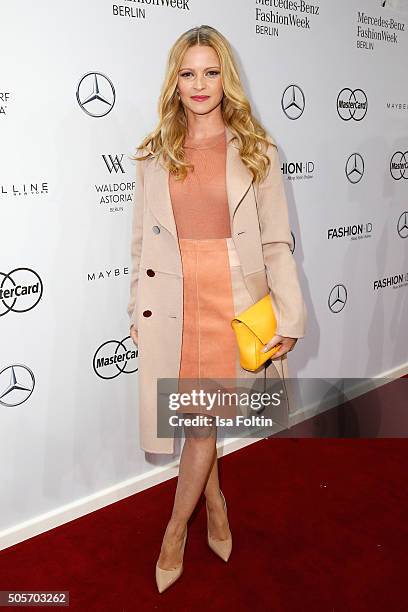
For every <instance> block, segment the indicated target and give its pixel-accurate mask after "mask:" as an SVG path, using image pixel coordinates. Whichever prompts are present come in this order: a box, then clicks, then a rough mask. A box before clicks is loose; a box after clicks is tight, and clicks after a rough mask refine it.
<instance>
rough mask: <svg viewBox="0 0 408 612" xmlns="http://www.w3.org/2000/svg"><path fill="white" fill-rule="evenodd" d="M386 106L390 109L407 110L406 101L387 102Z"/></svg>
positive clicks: (407, 103) (407, 104)
mask: <svg viewBox="0 0 408 612" xmlns="http://www.w3.org/2000/svg"><path fill="white" fill-rule="evenodd" d="M386 106H387V108H389V109H390V110H403V111H406V110H408V102H395V101H394V102H387V103H386Z"/></svg>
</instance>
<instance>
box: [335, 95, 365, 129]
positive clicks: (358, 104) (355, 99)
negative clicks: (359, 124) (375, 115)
mask: <svg viewBox="0 0 408 612" xmlns="http://www.w3.org/2000/svg"><path fill="white" fill-rule="evenodd" d="M367 108H368V101H367V96H366V94H365V93H364V91H363V90H362V89H349V88H348V87H345V88H344V89H342V90H341V91H340V93H339V95H338V96H337V113H338V115H339V117H340V119H343V121H350V119H354V121H361V120H362V119H363V118H364V117H365V116H366V113H367Z"/></svg>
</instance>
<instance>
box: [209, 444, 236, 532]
mask: <svg viewBox="0 0 408 612" xmlns="http://www.w3.org/2000/svg"><path fill="white" fill-rule="evenodd" d="M204 495H205V499H206V502H207V506H208V514H209V517H208V520H209V524H208V529H209V532H210V536H211V537H212V538H215V539H216V540H226V539H227V538H229V536H230V535H231V531H230V528H229V524H228V518H227V515H226V513H225V511H224V501H223V499H222V497H221V495H220V483H219V476H218V457H217V448H216V447H215V448H214V457H213V462H212V466H211V468H210V473H209V476H208V479H207V484H206V486H205V489H204Z"/></svg>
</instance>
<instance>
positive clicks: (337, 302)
mask: <svg viewBox="0 0 408 612" xmlns="http://www.w3.org/2000/svg"><path fill="white" fill-rule="evenodd" d="M346 302H347V289H346V287H345V286H344V285H343V284H342V283H339V284H338V285H334V287H333V289H332V290H331V291H330V294H329V298H328V301H327V303H328V306H329V309H330V310H331V312H333V313H335V314H337V313H338V312H340V311H341V310H343V308H344V307H345V305H346Z"/></svg>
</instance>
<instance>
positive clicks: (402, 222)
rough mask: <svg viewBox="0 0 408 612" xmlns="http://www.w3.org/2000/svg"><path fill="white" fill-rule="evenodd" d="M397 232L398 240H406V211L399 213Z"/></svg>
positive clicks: (407, 212)
mask: <svg viewBox="0 0 408 612" xmlns="http://www.w3.org/2000/svg"><path fill="white" fill-rule="evenodd" d="M397 232H398V235H399V237H400V238H408V211H406V210H404V212H403V213H401V215H400V218H399V219H398V223H397Z"/></svg>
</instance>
